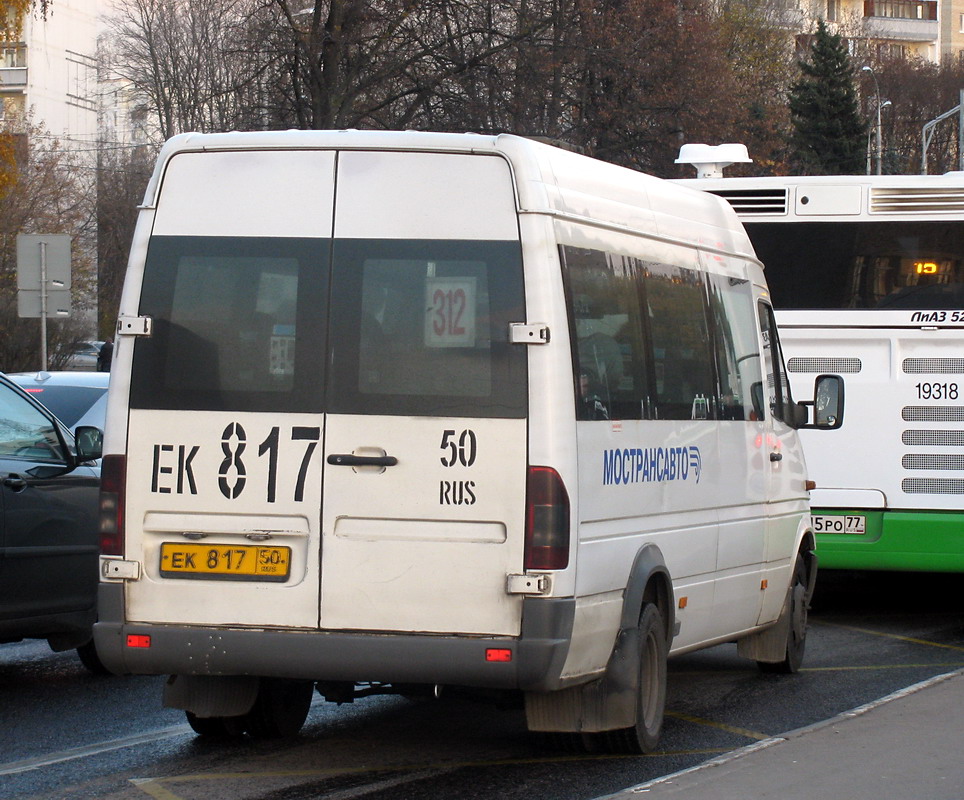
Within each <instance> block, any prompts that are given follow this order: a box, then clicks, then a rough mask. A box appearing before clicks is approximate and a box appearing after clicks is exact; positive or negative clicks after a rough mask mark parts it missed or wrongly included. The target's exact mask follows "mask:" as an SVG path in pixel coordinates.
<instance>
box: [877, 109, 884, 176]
mask: <svg viewBox="0 0 964 800" xmlns="http://www.w3.org/2000/svg"><path fill="white" fill-rule="evenodd" d="M882 156H883V150H882V149H881V147H880V93H879V92H878V93H877V174H878V175H880V174H881V166H882V164H881V162H882V161H883V158H882Z"/></svg>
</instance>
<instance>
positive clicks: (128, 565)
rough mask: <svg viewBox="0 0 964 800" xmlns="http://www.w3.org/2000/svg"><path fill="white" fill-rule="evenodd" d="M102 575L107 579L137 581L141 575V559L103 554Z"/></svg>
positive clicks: (101, 560) (101, 558) (101, 561)
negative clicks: (128, 559)
mask: <svg viewBox="0 0 964 800" xmlns="http://www.w3.org/2000/svg"><path fill="white" fill-rule="evenodd" d="M100 577H101V578H102V579H103V580H105V581H136V580H137V579H138V578H140V577H141V565H140V562H139V561H125V560H124V559H123V558H113V557H111V556H101V557H100Z"/></svg>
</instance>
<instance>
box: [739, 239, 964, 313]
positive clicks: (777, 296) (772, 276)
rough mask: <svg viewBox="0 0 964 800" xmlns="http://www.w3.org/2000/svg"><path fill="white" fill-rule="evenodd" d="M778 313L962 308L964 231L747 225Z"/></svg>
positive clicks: (963, 302) (963, 306)
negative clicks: (820, 309) (790, 310)
mask: <svg viewBox="0 0 964 800" xmlns="http://www.w3.org/2000/svg"><path fill="white" fill-rule="evenodd" d="M744 224H745V226H746V230H747V233H749V235H750V239H751V240H752V241H753V247H754V249H755V250H756V253H757V255H758V256H759V257H760V259H761V260H762V261H763V263H764V264H765V265H766V275H767V283H768V284H769V287H770V292H771V294H772V297H773V304H774V306H775V307H776V308H778V309H782V308H787V309H792V308H886V309H898V308H899V309H910V308H920V309H934V308H964V256H962V255H961V254H962V253H964V225H961V224H960V223H953V224H952V223H946V222H918V221H915V222H852V223H842V222H796V223H761V222H756V223H754V222H749V221H747V222H745V223H744Z"/></svg>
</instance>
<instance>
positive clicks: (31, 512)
mask: <svg viewBox="0 0 964 800" xmlns="http://www.w3.org/2000/svg"><path fill="white" fill-rule="evenodd" d="M99 487H100V470H99V469H98V468H97V466H96V464H95V463H94V462H90V461H81V460H79V459H78V457H77V455H76V450H75V445H74V438H73V436H72V434H71V433H70V432H69V431H68V430H67V428H66V427H65V426H64V425H63V423H61V422H60V421H59V420H58V419H57V418H56V417H55V416H54V415H53V414H52V413H51V412H50V411H48V410H47V409H46V408H45V407H44V406H43V405H41V404H40V403H38V402H37V401H36V400H34V399H33V398H32V397H31V396H30V395H28V394H27V393H26V392H24V391H23V390H22V389H20V388H19V387H18V386H17V385H16V384H14V383H13V382H12V381H11V380H9V379H8V378H7V377H6V376H4V375H0V495H2V506H0V513H2V515H3V525H2V528H0V642H14V641H20V640H21V639H46V640H47V641H48V642H49V644H50V647H51V648H52V649H53V650H57V651H60V650H69V649H71V648H78V653H79V655H80V657H81V660H82V661H83V662H84V664H85V665H86V666H87V667H88V668H90V669H92V670H94V671H100V670H101V669H102V667H100V664H99V660H98V659H97V654H96V651H95V650H94V647H93V643H92V641H91V633H92V628H93V624H94V620H95V616H96V594H97V582H98V573H97V563H98V555H99V538H98V493H99Z"/></svg>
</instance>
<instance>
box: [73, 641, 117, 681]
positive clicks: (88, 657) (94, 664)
mask: <svg viewBox="0 0 964 800" xmlns="http://www.w3.org/2000/svg"><path fill="white" fill-rule="evenodd" d="M77 657H78V658H79V659H80V663H81V664H83V665H84V666H85V667H87V670H88V671H89V672H92V673H93V674H94V675H110V674H111V673H110V670H109V669H107V667H105V666H104V664H103V662H101V660H100V656H99V655H97V648H96V647H94V640H93V639H91V640H90V641H89V642H87V644H82V645H81V646H80V647H78V648H77Z"/></svg>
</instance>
